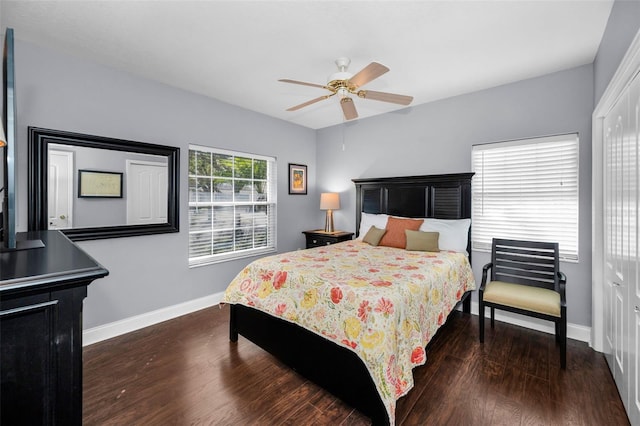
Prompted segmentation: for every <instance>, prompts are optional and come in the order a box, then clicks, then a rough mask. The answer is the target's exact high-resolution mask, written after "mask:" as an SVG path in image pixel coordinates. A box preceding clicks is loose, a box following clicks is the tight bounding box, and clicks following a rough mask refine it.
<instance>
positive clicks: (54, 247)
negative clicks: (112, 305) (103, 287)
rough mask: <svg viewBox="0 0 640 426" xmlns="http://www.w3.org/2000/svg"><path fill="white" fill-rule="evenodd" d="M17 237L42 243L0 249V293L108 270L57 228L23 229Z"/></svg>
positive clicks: (93, 276)
mask: <svg viewBox="0 0 640 426" xmlns="http://www.w3.org/2000/svg"><path fill="white" fill-rule="evenodd" d="M18 239H20V240H24V239H27V240H41V241H42V242H43V243H44V247H39V248H31V249H24V250H10V251H4V252H0V293H7V292H12V291H18V290H21V289H22V290H24V289H25V287H39V286H42V285H48V286H56V285H64V284H66V283H68V282H71V281H77V280H94V279H96V278H101V277H104V276H105V275H107V274H109V271H108V270H106V269H105V268H104V267H103V266H102V265H100V264H99V263H98V262H96V261H95V260H94V259H93V258H92V257H91V256H89V255H88V254H87V253H86V252H85V251H84V250H82V249H81V248H79V247H78V246H77V245H75V244H74V243H73V242H71V241H70V240H69V239H68V238H67V237H66V236H65V235H64V234H63V233H62V232H60V231H37V232H25V233H21V234H19V235H18Z"/></svg>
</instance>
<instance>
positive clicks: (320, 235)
mask: <svg viewBox="0 0 640 426" xmlns="http://www.w3.org/2000/svg"><path fill="white" fill-rule="evenodd" d="M302 233H303V234H304V235H305V236H306V238H307V248H311V247H320V246H328V245H330V244H335V243H339V242H342V241H349V240H350V239H351V238H352V237H353V232H343V231H335V232H324V231H323V230H322V229H316V230H314V231H302Z"/></svg>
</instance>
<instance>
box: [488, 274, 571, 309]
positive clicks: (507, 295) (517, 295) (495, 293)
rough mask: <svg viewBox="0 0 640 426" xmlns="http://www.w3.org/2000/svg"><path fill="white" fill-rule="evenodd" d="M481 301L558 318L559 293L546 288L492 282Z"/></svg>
mask: <svg viewBox="0 0 640 426" xmlns="http://www.w3.org/2000/svg"><path fill="white" fill-rule="evenodd" d="M483 300H484V301H486V302H493V303H498V304H500V305H506V306H511V307H514V308H519V309H524V310H526V311H531V312H537V313H540V314H547V315H552V316H554V317H560V293H558V292H557V291H553V290H548V289H546V288H539V287H532V286H528V285H521V284H512V283H506V282H503V281H492V282H490V283H489V284H487V285H486V287H485V290H484V294H483Z"/></svg>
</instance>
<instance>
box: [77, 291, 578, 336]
mask: <svg viewBox="0 0 640 426" xmlns="http://www.w3.org/2000/svg"><path fill="white" fill-rule="evenodd" d="M222 294H223V293H216V294H212V295H210V296H206V297H201V298H200V299H195V300H190V301H188V302H184V303H180V304H178V305H173V306H168V307H166V308H162V309H158V310H155V311H151V312H147V313H145V314H142V315H136V316H134V317H131V318H125V319H123V320H120V321H115V322H112V323H109V324H105V325H101V326H98V327H94V328H89V329H87V330H84V332H83V333H82V345H83V346H88V345H92V344H94V343H98V342H101V341H103V340H107V339H111V338H112V337H117V336H120V335H122V334H126V333H130V332H132V331H135V330H139V329H141V328H144V327H149V326H150V325H154V324H158V323H160V322H162V321H167V320H170V319H173V318H177V317H179V316H181V315H186V314H189V313H191V312H195V311H199V310H201V309H205V308H208V307H210V306H215V305H217V304H219V303H220V301H221V300H222ZM460 309H461V308H460ZM471 313H472V314H474V315H478V303H477V302H472V303H471ZM485 316H486V317H487V318H488V317H489V310H487V312H486V313H485ZM495 318H496V320H497V321H502V322H506V323H509V324H513V325H517V326H520V327H525V328H530V329H532V330H537V331H542V332H544V333H549V334H555V328H554V326H553V325H552V324H551V323H549V321H543V320H538V319H537V318H530V317H526V316H523V315H518V314H512V313H510V312H509V313H507V312H504V311H499V310H496V317H495ZM567 337H568V338H570V339H574V340H579V341H581V342H587V343H589V342H590V341H591V328H590V327H586V326H584V325H577V324H571V323H569V324H567Z"/></svg>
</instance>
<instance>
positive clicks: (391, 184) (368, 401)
mask: <svg viewBox="0 0 640 426" xmlns="http://www.w3.org/2000/svg"><path fill="white" fill-rule="evenodd" d="M472 176H473V173H458V174H446V175H429V176H408V177H392V178H375V179H353V182H354V183H355V186H356V232H357V231H358V229H359V228H360V219H361V212H363V211H364V212H365V213H386V214H390V215H394V216H405V217H432V218H438V219H463V218H471V177H472ZM470 241H471V239H470V238H469V243H468V246H467V253H469V261H471V242H470ZM470 295H471V292H466V293H465V294H464V296H463V297H462V300H461V303H462V304H463V311H464V312H466V313H470V312H471V297H470ZM230 309H231V314H230V315H231V316H230V323H229V327H230V328H229V337H230V340H231V341H232V342H237V340H238V334H241V335H242V336H244V337H245V338H247V339H248V340H250V341H252V342H253V343H255V344H257V345H258V346H260V347H261V348H263V349H264V350H266V351H267V352H269V353H271V354H272V355H274V356H275V357H277V358H278V359H280V361H282V362H284V363H285V364H286V365H288V366H289V367H291V368H293V369H294V370H295V371H297V372H298V373H299V374H301V375H302V376H304V377H306V378H308V379H309V380H311V381H313V382H315V383H317V384H318V385H320V386H322V387H323V388H324V389H326V390H327V391H329V392H331V393H332V394H333V395H335V396H337V397H338V398H340V399H342V400H343V401H344V402H345V403H347V404H349V405H351V406H352V407H354V408H356V409H357V410H358V411H360V412H361V413H362V414H364V415H366V416H368V417H369V418H371V421H372V423H373V424H374V425H387V424H389V417H388V415H387V411H386V408H385V406H384V404H383V403H382V400H381V399H380V395H379V394H378V392H377V390H376V387H375V384H374V382H373V380H372V379H371V376H370V374H369V371H368V370H367V368H366V367H365V365H364V363H363V362H362V361H361V360H360V358H359V357H358V356H357V355H356V354H355V352H352V351H350V350H348V349H346V348H343V347H341V346H339V345H337V344H336V343H334V342H332V341H330V340H327V339H325V338H324V337H321V336H318V335H316V334H314V333H312V332H310V331H308V330H306V329H304V328H302V327H299V326H297V325H295V324H292V323H290V322H287V321H284V320H282V319H280V318H276V317H273V316H271V315H268V314H266V313H264V312H261V311H258V310H256V309H252V308H249V307H246V306H242V305H230ZM293 342H295V343H293Z"/></svg>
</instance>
